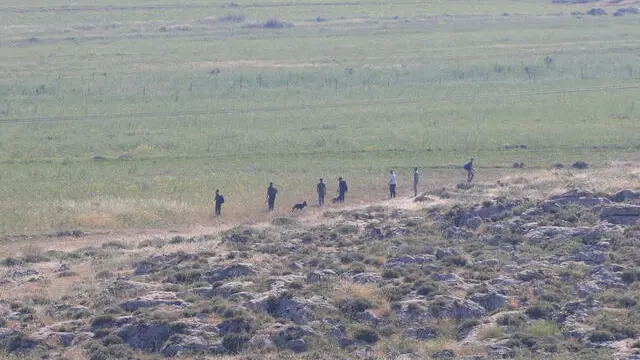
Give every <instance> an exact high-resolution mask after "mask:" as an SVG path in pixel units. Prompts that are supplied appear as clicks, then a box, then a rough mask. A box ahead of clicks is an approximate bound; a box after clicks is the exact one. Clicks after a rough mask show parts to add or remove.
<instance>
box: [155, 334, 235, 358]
mask: <svg viewBox="0 0 640 360" xmlns="http://www.w3.org/2000/svg"><path fill="white" fill-rule="evenodd" d="M225 352H226V349H225V347H224V346H223V345H222V344H220V343H210V342H209V341H206V340H205V339H203V338H202V337H199V336H191V335H183V334H178V335H173V336H171V337H170V338H169V339H168V340H167V342H166V344H165V345H164V347H163V348H162V350H161V353H162V355H164V356H166V357H175V356H185V355H187V354H194V353H195V354H210V355H221V354H224V353H225Z"/></svg>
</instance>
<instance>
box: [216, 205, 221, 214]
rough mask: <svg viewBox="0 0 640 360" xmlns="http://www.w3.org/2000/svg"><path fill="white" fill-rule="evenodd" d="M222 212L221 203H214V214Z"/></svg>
mask: <svg viewBox="0 0 640 360" xmlns="http://www.w3.org/2000/svg"><path fill="white" fill-rule="evenodd" d="M221 212H222V204H216V216H220V213H221Z"/></svg>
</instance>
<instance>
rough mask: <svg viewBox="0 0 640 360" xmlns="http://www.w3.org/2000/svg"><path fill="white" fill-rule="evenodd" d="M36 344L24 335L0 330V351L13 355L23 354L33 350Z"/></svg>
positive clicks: (3, 329)
mask: <svg viewBox="0 0 640 360" xmlns="http://www.w3.org/2000/svg"><path fill="white" fill-rule="evenodd" d="M37 345H38V342H37V341H36V340H35V339H33V338H31V337H28V336H26V335H25V334H23V333H21V332H19V331H17V330H14V329H7V328H0V350H3V351H6V352H7V353H10V354H13V353H17V354H24V353H28V352H30V351H31V350H33V349H34V348H35V347H36V346H37Z"/></svg>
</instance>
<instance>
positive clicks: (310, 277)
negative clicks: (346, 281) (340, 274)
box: [306, 269, 336, 284]
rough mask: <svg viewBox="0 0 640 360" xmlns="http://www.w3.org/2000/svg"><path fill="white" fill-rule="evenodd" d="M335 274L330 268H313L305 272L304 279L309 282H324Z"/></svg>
mask: <svg viewBox="0 0 640 360" xmlns="http://www.w3.org/2000/svg"><path fill="white" fill-rule="evenodd" d="M335 276H336V272H335V271H333V270H331V269H323V270H313V271H311V272H310V273H308V274H307V279H306V281H307V282H308V283H311V284H313V283H319V282H325V281H327V280H329V279H330V278H332V277H335Z"/></svg>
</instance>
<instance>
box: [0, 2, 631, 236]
mask: <svg viewBox="0 0 640 360" xmlns="http://www.w3.org/2000/svg"><path fill="white" fill-rule="evenodd" d="M588 9H589V8H588V7H586V5H585V6H565V5H552V4H551V2H550V1H549V2H546V1H525V2H517V1H505V0H500V1H489V2H481V3H480V2H475V1H469V0H465V1H436V2H429V4H426V3H425V2H417V1H401V2H393V4H391V3H390V2H388V1H381V0H372V1H365V2H340V1H323V2H312V1H300V2H296V3H295V4H293V3H290V2H285V1H282V0H278V1H261V2H244V1H242V2H237V4H235V5H229V4H228V3H224V2H220V3H211V2H208V1H200V0H191V1H190V2H188V3H183V4H176V3H172V2H169V1H165V2H164V3H162V2H156V1H154V2H151V1H144V0H138V1H136V2H134V3H131V2H129V1H121V0H110V1H108V2H106V3H103V4H101V5H95V4H94V3H93V2H91V1H86V0H85V1H76V2H75V3H74V5H73V6H72V7H68V6H67V5H65V4H54V3H51V2H45V1H44V0H38V1H33V2H31V3H30V4H29V5H23V4H21V3H19V2H16V1H15V0H9V1H7V0H5V1H1V2H0V13H1V14H2V18H3V24H2V25H1V26H0V233H30V232H38V231H54V230H58V229H67V228H71V227H79V228H117V227H147V226H179V225H186V224H191V223H214V221H213V220H212V219H210V213H211V204H210V202H211V198H212V196H213V191H214V190H215V189H216V188H220V189H221V190H222V191H223V193H224V194H225V196H226V197H227V199H228V201H227V204H226V208H225V213H226V214H228V217H227V219H230V218H231V219H233V220H234V221H243V220H246V219H251V218H252V217H253V216H254V214H256V213H261V212H262V211H263V210H264V204H263V201H264V200H263V197H264V190H265V189H266V185H267V183H268V181H274V182H275V183H276V184H277V185H278V186H280V187H281V190H282V191H281V207H282V209H283V211H284V209H285V208H289V207H290V204H291V203H292V202H293V201H297V200H299V199H307V201H309V200H311V199H312V198H313V197H314V196H313V193H312V190H313V187H314V184H315V182H316V180H317V178H318V177H320V176H322V177H324V178H326V179H327V180H328V182H329V186H330V189H333V187H334V185H335V184H334V183H335V182H336V178H337V177H338V176H340V175H342V176H344V177H345V178H347V180H348V181H349V182H350V188H351V190H352V194H350V195H351V196H352V198H353V197H354V198H356V199H358V200H361V201H370V200H375V199H379V198H381V197H384V187H385V174H386V172H387V171H388V169H389V168H390V167H394V168H398V169H399V170H400V175H401V176H400V180H401V181H402V182H404V185H406V184H407V183H408V174H409V169H410V168H412V167H413V166H419V167H421V168H424V171H423V172H424V177H425V185H428V184H430V181H434V180H428V179H429V178H431V179H436V178H437V179H441V180H447V181H449V182H450V185H455V183H456V182H458V181H459V180H458V178H459V179H460V180H461V179H463V178H464V174H463V173H462V171H461V169H460V166H461V164H462V163H463V162H464V161H465V160H466V159H467V158H468V157H470V156H474V157H475V158H476V159H477V162H478V165H479V166H480V167H481V169H482V168H483V167H484V168H490V167H510V165H511V164H512V163H513V162H520V161H522V162H525V163H526V164H527V165H528V166H529V167H548V166H550V165H551V164H554V163H564V164H570V163H572V162H574V161H576V160H585V161H587V162H589V163H590V164H593V165H595V166H598V165H603V164H607V163H608V162H610V161H613V160H635V159H637V150H638V148H639V147H640V140H639V139H638V136H637V134H638V130H640V123H639V122H638V116H639V115H640V111H639V110H638V106H637V105H636V100H637V99H638V98H639V95H640V81H638V79H639V77H640V65H638V61H637V49H638V46H639V45H640V40H638V39H640V28H639V27H638V26H637V18H634V17H633V16H626V17H612V16H610V15H607V16H601V17H593V16H585V17H583V18H582V17H576V16H572V15H569V13H570V12H572V11H582V12H585V11H586V10H588ZM608 10H611V11H610V12H612V11H613V10H614V9H613V8H612V9H608ZM227 16H235V17H236V18H237V19H238V21H231V22H229V21H221V20H219V19H220V18H224V17H227ZM5 19H6V21H5ZM268 19H278V20H279V21H281V22H283V23H284V24H285V25H288V27H287V26H285V27H284V28H281V29H269V28H263V27H262V25H263V24H264V22H265V21H266V20H268ZM240 20H241V21H240ZM508 144H525V145H527V149H526V150H505V145H508ZM123 155H126V156H127V157H128V160H120V159H119V158H120V157H121V156H123ZM95 156H100V157H103V158H105V159H106V160H104V161H95V160H93V158H94V157H95ZM481 174H482V170H481V172H480V174H479V179H478V181H482V176H481ZM402 182H401V184H400V187H401V189H402V186H403V183H402Z"/></svg>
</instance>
